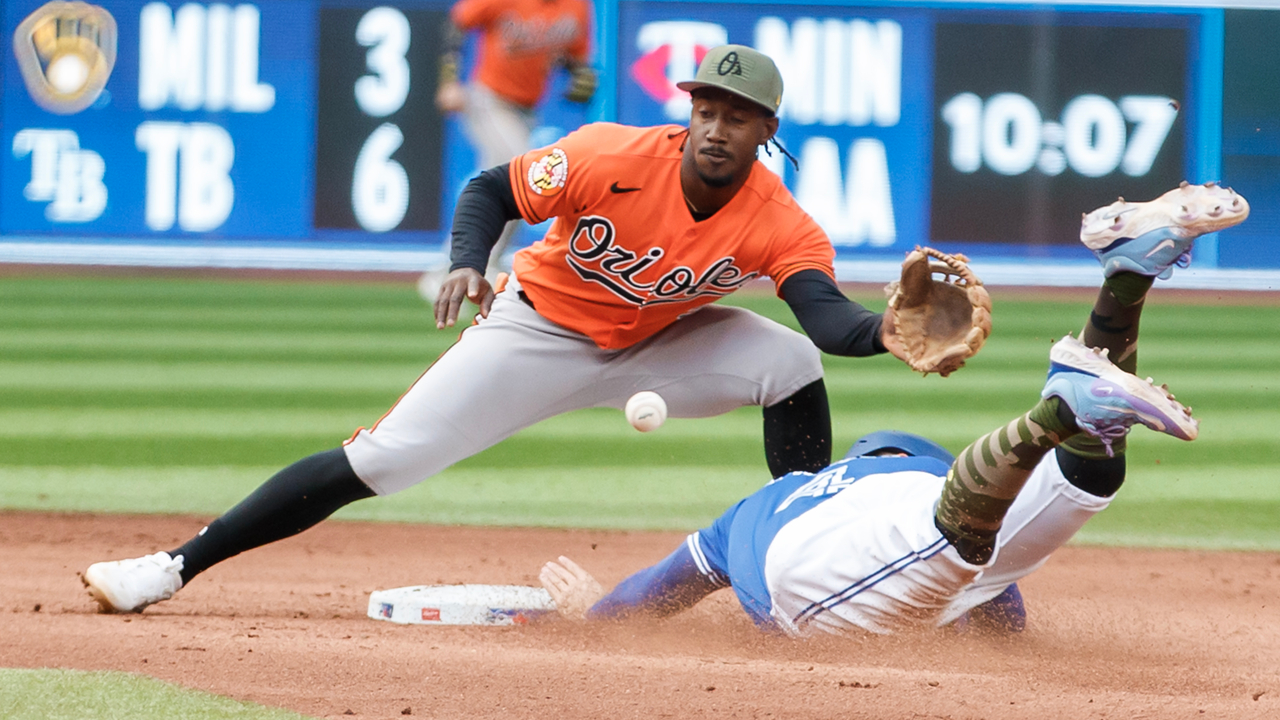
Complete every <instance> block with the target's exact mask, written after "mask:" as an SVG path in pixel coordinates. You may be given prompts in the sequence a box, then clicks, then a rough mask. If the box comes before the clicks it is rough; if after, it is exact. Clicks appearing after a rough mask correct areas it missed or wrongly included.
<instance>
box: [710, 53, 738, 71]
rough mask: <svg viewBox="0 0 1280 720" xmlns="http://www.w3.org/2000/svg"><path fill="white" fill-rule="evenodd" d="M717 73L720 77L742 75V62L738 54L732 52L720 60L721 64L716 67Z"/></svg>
mask: <svg viewBox="0 0 1280 720" xmlns="http://www.w3.org/2000/svg"><path fill="white" fill-rule="evenodd" d="M716 73H717V74H718V75H720V76H722V77H723V76H725V75H741V74H742V61H741V60H739V59H738V53H736V52H730V53H729V54H728V55H725V56H724V57H723V58H721V59H720V64H719V65H716Z"/></svg>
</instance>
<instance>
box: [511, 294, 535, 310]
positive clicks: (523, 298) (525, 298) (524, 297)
mask: <svg viewBox="0 0 1280 720" xmlns="http://www.w3.org/2000/svg"><path fill="white" fill-rule="evenodd" d="M516 297H518V298H520V301H521V302H523V303H524V304H525V305H528V306H529V307H531V308H533V309H534V310H537V309H538V308H536V307H534V306H533V301H532V300H530V299H529V296H528V295H525V294H524V291H523V290H517V291H516Z"/></svg>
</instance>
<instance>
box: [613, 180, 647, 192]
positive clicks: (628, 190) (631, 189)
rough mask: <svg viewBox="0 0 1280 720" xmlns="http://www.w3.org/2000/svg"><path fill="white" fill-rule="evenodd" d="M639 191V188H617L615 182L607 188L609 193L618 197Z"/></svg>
mask: <svg viewBox="0 0 1280 720" xmlns="http://www.w3.org/2000/svg"><path fill="white" fill-rule="evenodd" d="M639 190H640V188H638V187H633V188H629V187H618V183H617V182H616V181H615V182H614V183H613V184H612V185H610V186H609V192H611V193H617V194H619V195H621V194H622V193H629V192H639Z"/></svg>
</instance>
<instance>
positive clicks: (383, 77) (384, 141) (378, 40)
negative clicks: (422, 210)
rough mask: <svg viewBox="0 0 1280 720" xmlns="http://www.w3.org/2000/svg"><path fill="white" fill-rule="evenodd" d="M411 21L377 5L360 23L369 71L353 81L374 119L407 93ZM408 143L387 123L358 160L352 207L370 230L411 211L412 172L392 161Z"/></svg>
mask: <svg viewBox="0 0 1280 720" xmlns="http://www.w3.org/2000/svg"><path fill="white" fill-rule="evenodd" d="M409 39H410V31H409V20H408V18H406V17H405V16H404V13H402V12H400V11H399V10H397V9H395V8H390V7H377V8H374V9H372V10H370V11H369V12H367V13H365V14H364V17H362V18H360V22H359V23H358V24H357V25H356V42H358V43H360V44H361V45H363V46H365V47H367V48H369V51H368V52H367V53H366V54H365V67H367V68H368V70H369V73H370V74H368V75H362V76H361V77H360V78H359V79H357V80H356V83H355V96H356V105H358V106H359V107H360V109H361V110H362V111H364V113H365V114H366V115H369V116H370V117H386V116H388V115H390V114H392V113H394V112H396V111H397V110H399V109H400V108H401V107H403V106H404V101H405V98H407V97H408V96H409V79H410V78H409V61H408V59H407V58H406V53H407V52H408V50H409ZM403 143H404V133H402V132H401V131H400V128H399V127H397V126H396V125H394V124H393V123H383V124H382V125H379V126H378V128H377V129H376V130H374V131H373V133H372V134H371V135H369V139H367V140H365V142H364V146H363V147H362V148H360V154H359V156H358V157H357V158H356V165H355V172H354V173H353V177H352V181H351V209H352V211H353V212H354V213H355V216H356V221H357V222H359V223H360V226H361V227H363V228H364V229H365V230H368V231H369V232H386V231H388V230H393V229H395V227H396V226H397V225H399V224H400V222H401V221H402V220H404V216H405V213H406V212H407V211H408V209H409V175H408V173H406V172H405V169H404V166H403V165H401V164H400V163H398V162H396V161H395V160H392V159H391V155H392V153H394V152H395V151H396V150H398V149H400V146H401V145H402V144H403Z"/></svg>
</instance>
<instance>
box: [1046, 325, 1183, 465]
mask: <svg viewBox="0 0 1280 720" xmlns="http://www.w3.org/2000/svg"><path fill="white" fill-rule="evenodd" d="M1049 361H1050V363H1049V378H1048V381H1047V382H1046V383H1045V387H1044V391H1043V392H1042V393H1041V397H1046V398H1047V397H1050V396H1055V395H1056V396H1058V397H1060V398H1062V400H1063V401H1064V402H1066V403H1067V405H1068V407H1070V408H1071V411H1072V412H1073V413H1074V414H1075V416H1076V423H1077V424H1078V425H1080V427H1081V429H1083V430H1085V431H1086V432H1088V433H1090V434H1091V435H1094V436H1096V437H1100V438H1103V440H1104V441H1105V440H1106V439H1107V438H1108V437H1111V438H1114V437H1117V436H1121V435H1124V434H1125V433H1126V432H1127V431H1128V429H1129V428H1130V427H1132V426H1133V425H1135V424H1142V425H1145V426H1147V427H1149V428H1151V429H1152V430H1155V431H1156V432H1159V433H1164V434H1165V435H1172V436H1173V437H1176V438H1179V439H1181V440H1195V439H1196V436H1197V435H1198V434H1199V432H1200V423H1199V421H1197V420H1196V419H1195V418H1193V417H1191V408H1188V407H1184V406H1183V405H1182V403H1179V402H1178V401H1177V400H1176V399H1175V398H1174V396H1173V394H1172V393H1170V392H1169V389H1168V388H1167V387H1165V386H1162V385H1161V386H1157V385H1156V384H1155V383H1154V381H1152V380H1151V378H1147V379H1146V380H1142V379H1141V378H1139V377H1137V376H1136V375H1131V374H1129V373H1127V372H1125V371H1123V370H1121V369H1120V368H1118V367H1116V366H1115V365H1113V364H1112V363H1111V361H1110V360H1108V359H1107V353H1106V351H1104V350H1098V349H1097V348H1090V347H1088V346H1086V345H1085V344H1084V343H1082V342H1080V341H1079V340H1077V339H1075V338H1074V337H1072V336H1070V335H1067V336H1066V337H1064V338H1062V339H1061V340H1059V341H1058V342H1057V343H1056V344H1055V345H1054V346H1053V349H1052V350H1051V351H1050V352H1049Z"/></svg>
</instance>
